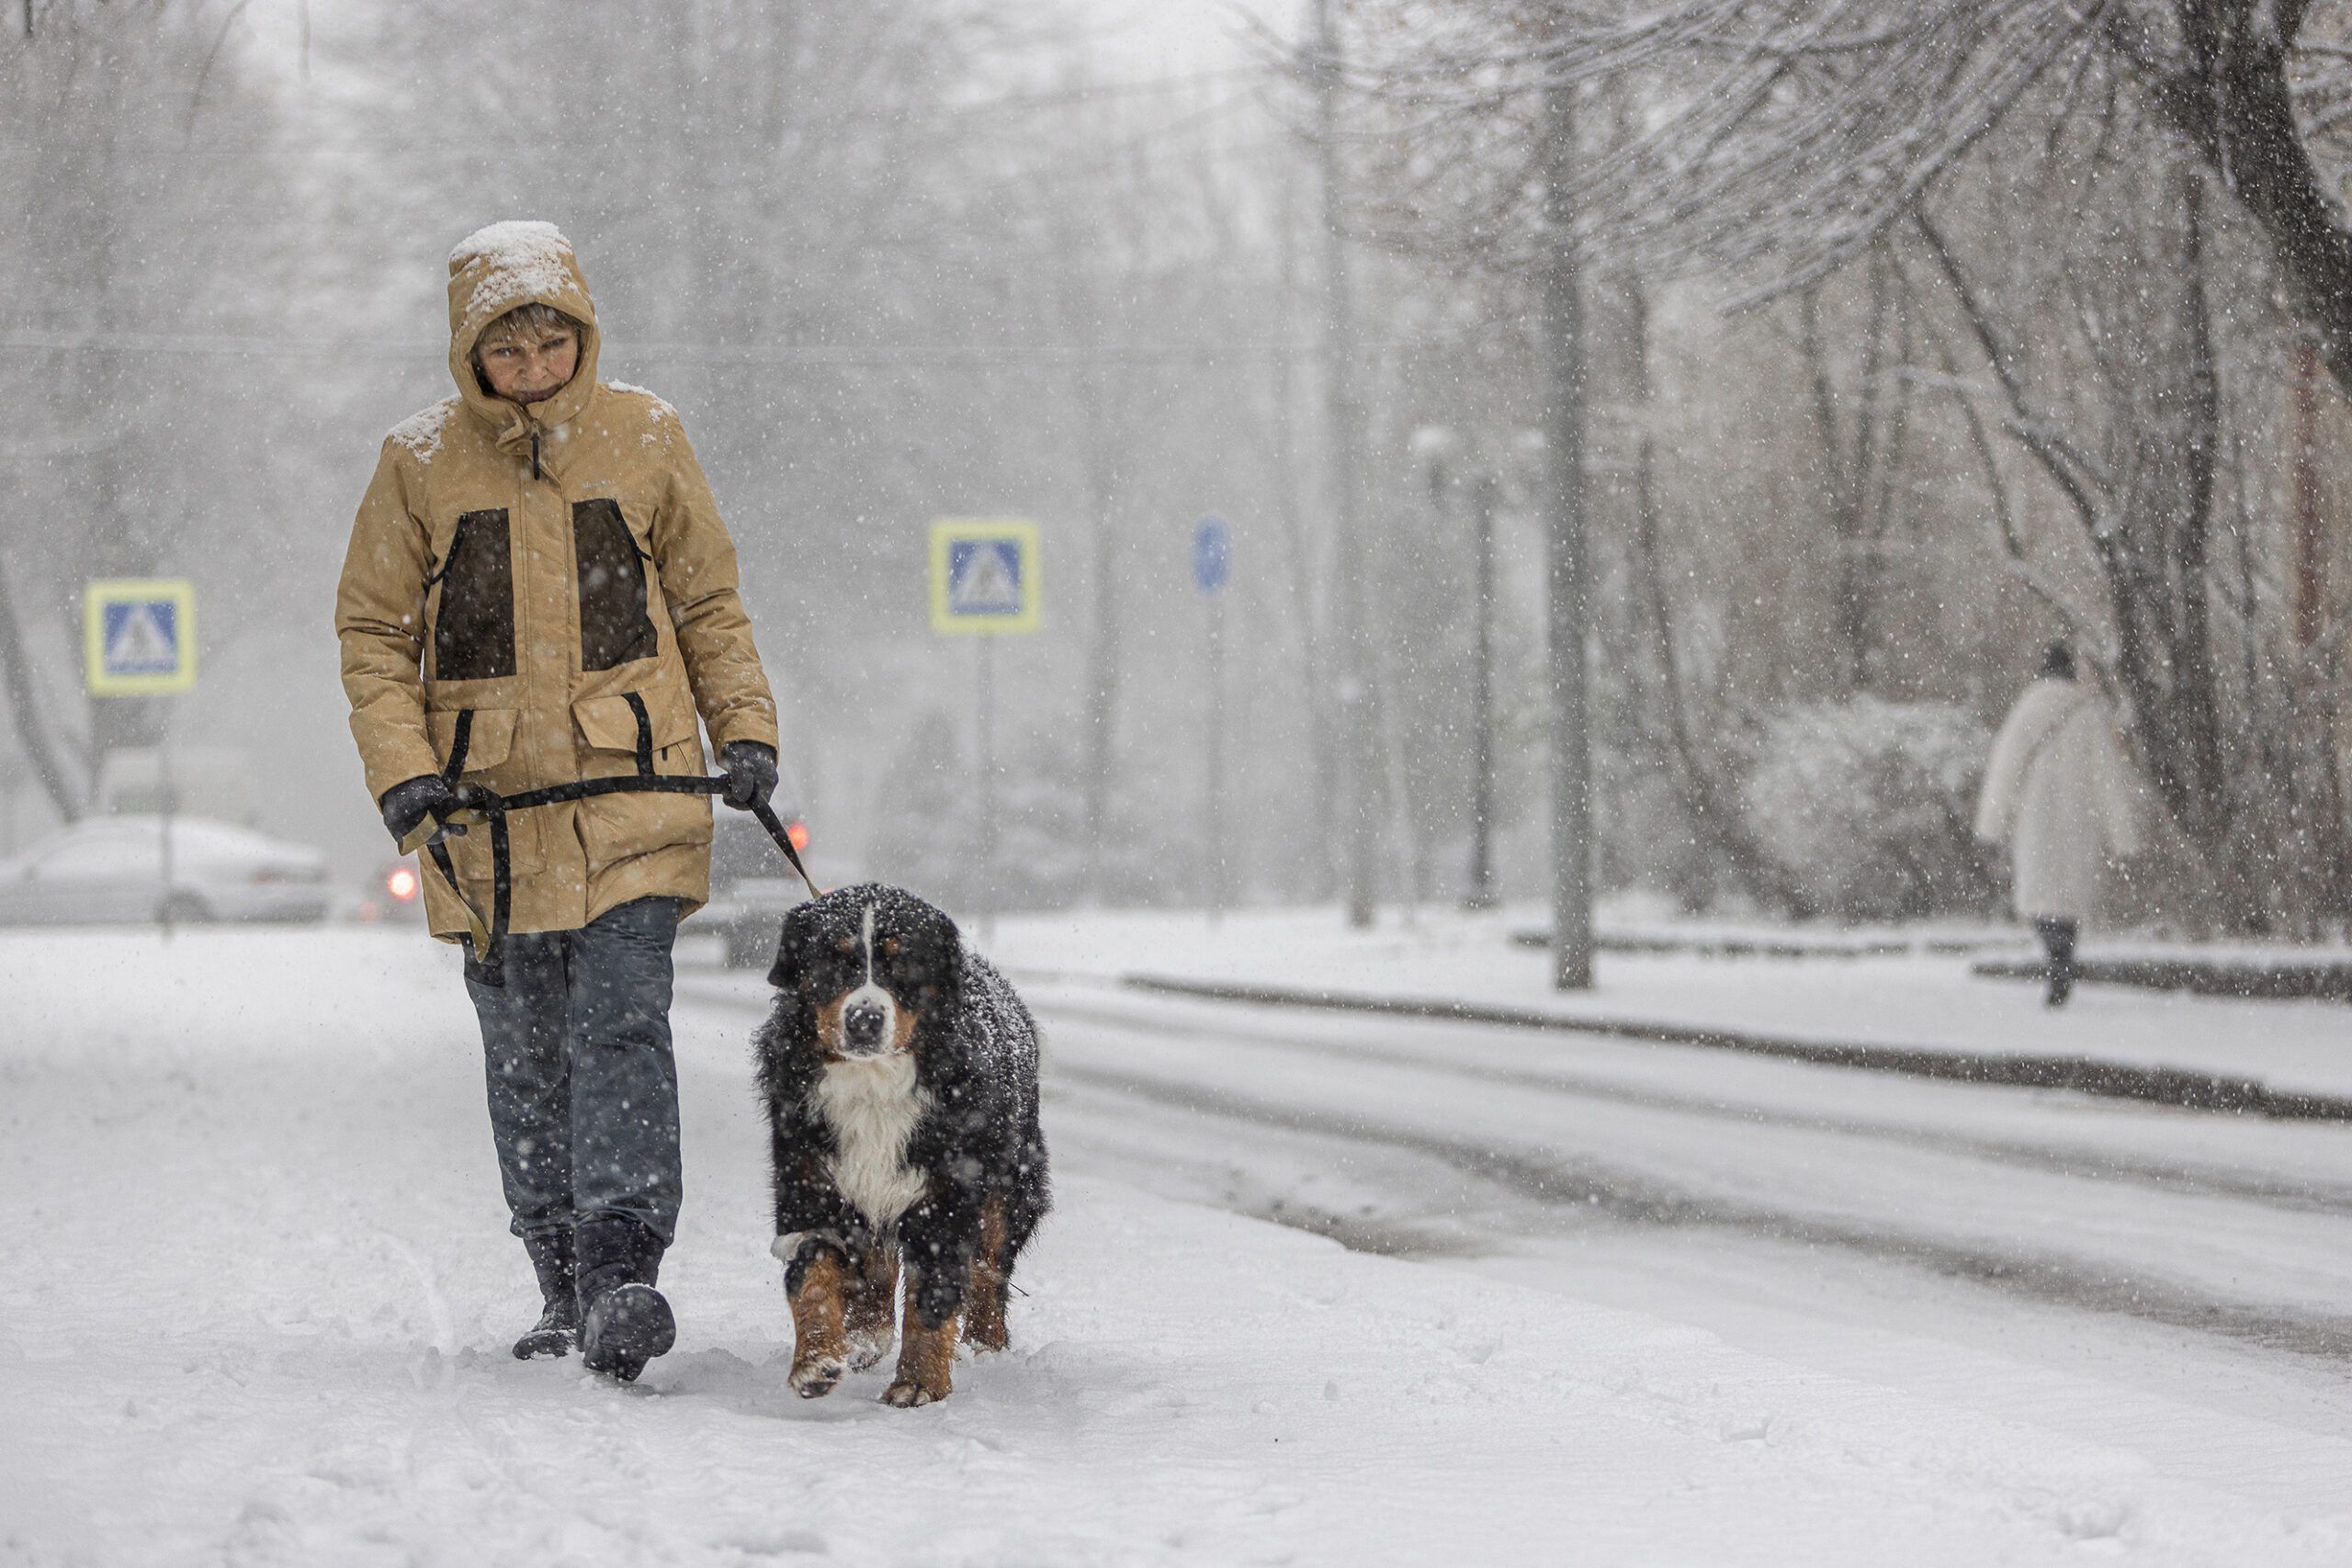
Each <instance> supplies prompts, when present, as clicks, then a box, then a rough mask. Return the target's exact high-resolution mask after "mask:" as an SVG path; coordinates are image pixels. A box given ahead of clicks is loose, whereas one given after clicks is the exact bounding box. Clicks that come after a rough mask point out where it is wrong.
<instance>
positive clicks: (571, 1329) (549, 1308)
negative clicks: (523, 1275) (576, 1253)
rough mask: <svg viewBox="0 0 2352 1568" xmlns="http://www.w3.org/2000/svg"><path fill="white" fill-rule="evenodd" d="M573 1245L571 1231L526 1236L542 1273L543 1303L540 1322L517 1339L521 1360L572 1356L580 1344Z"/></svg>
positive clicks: (525, 1243)
mask: <svg viewBox="0 0 2352 1568" xmlns="http://www.w3.org/2000/svg"><path fill="white" fill-rule="evenodd" d="M572 1245H573V1243H572V1237H571V1232H570V1231H555V1232H552V1233H549V1234H548V1235H534V1236H526V1237H525V1238H524V1239H523V1246H524V1247H525V1248H526V1249H527V1250H528V1251H529V1252H530V1254H531V1267H532V1268H533V1269H535V1270H537V1273H538V1276H539V1302H540V1306H539V1321H538V1322H537V1323H535V1324H533V1325H531V1326H530V1328H529V1330H528V1331H526V1333H525V1334H524V1336H523V1337H522V1338H520V1339H517V1340H516V1341H515V1359H516V1360H518V1361H527V1360H529V1359H531V1358H532V1357H534V1356H569V1355H570V1354H571V1351H572V1348H573V1347H574V1346H576V1345H578V1344H579V1343H580V1292H579V1291H578V1290H577V1289H576V1288H575V1284H574V1280H575V1279H576V1276H575V1274H574V1273H573V1270H572V1266H571V1255H572Z"/></svg>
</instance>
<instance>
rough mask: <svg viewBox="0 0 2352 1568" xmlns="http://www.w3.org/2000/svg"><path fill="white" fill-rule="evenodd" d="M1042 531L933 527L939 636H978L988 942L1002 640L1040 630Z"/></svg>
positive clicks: (959, 524) (948, 521) (1017, 524)
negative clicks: (998, 646)
mask: <svg viewBox="0 0 2352 1568" xmlns="http://www.w3.org/2000/svg"><path fill="white" fill-rule="evenodd" d="M1040 603H1041V597H1040V593H1039V587H1038V577H1037V525H1035V523H1029V522H1023V521H1018V520H1012V519H978V518H961V517H944V518H941V519H939V520H938V521H936V522H934V523H933V524H932V525H931V629H932V630H933V631H934V632H937V633H940V634H942V635H943V636H948V637H978V640H979V646H978V649H975V650H974V653H975V660H974V662H975V664H976V666H977V668H976V671H975V680H974V686H975V688H976V689H975V692H974V697H973V708H974V718H975V720H976V722H977V723H978V728H979V773H980V843H979V861H980V908H979V923H980V941H981V943H982V944H983V945H985V944H987V943H988V942H990V941H992V940H993V939H994V937H995V935H996V859H997V806H996V672H995V670H994V668H993V666H994V656H993V653H992V651H991V650H992V648H993V645H994V644H995V642H996V639H997V638H998V637H1006V636H1018V635H1021V634H1023V633H1027V632H1034V631H1035V630H1036V629H1037V619H1038V606H1039V604H1040Z"/></svg>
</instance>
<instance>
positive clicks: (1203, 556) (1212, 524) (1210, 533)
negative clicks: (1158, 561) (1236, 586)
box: [1193, 512, 1233, 593]
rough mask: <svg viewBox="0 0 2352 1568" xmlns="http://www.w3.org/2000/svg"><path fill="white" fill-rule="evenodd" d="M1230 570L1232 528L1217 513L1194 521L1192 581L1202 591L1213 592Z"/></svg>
mask: <svg viewBox="0 0 2352 1568" xmlns="http://www.w3.org/2000/svg"><path fill="white" fill-rule="evenodd" d="M1232 573H1233V530H1232V529H1230V528H1227V526H1226V525H1225V519H1224V518H1222V517H1219V516H1218V515H1217V514H1216V513H1214V512H1212V513H1209V514H1208V515H1207V516H1206V517H1204V518H1202V519H1201V520H1200V522H1199V523H1197V524H1195V525H1193V582H1195V583H1196V584H1198V585H1199V587H1200V590H1201V592H1204V593H1215V592H1216V591H1217V590H1219V589H1221V588H1223V587H1224V586H1225V580H1226V579H1227V577H1229V576H1231V575H1232Z"/></svg>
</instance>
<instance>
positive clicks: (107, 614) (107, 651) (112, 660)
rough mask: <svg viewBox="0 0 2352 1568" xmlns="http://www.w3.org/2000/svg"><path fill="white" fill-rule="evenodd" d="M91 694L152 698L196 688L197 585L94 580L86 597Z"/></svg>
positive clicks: (84, 638)
mask: <svg viewBox="0 0 2352 1568" xmlns="http://www.w3.org/2000/svg"><path fill="white" fill-rule="evenodd" d="M82 646H83V655H84V662H85V668H86V673H87V680H88V684H89V688H90V690H91V691H93V692H95V693H96V694H98V695H100V696H108V697H130V696H150V695H154V694H160V693H164V692H185V691H187V689H188V688H189V687H190V686H193V685H195V684H196V585H195V584H194V583H192V582H184V581H172V580H153V579H145V580H139V581H126V580H121V579H117V580H113V581H100V582H92V583H90V584H88V585H87V586H86V587H85V589H84V591H83V594H82Z"/></svg>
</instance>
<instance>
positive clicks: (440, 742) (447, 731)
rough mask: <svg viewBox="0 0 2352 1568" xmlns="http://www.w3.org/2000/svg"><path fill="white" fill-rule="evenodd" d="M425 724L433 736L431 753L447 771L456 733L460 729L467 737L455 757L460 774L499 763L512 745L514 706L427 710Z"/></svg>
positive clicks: (455, 740)
mask: <svg viewBox="0 0 2352 1568" xmlns="http://www.w3.org/2000/svg"><path fill="white" fill-rule="evenodd" d="M469 715H470V716H469ZM424 727H425V728H426V730H427V731H428V732H429V733H430V734H431V735H432V737H433V754H434V755H435V757H438V758H439V759H440V760H441V771H442V772H443V773H447V772H448V771H449V759H450V758H451V757H452V756H453V755H455V754H456V752H457V749H458V734H459V733H460V732H461V731H462V732H463V733H464V735H465V739H466V750H465V755H464V756H463V757H462V758H460V759H459V761H458V774H459V776H461V777H462V776H463V775H465V774H467V773H481V772H482V771H484V770H485V769H489V768H494V767H496V766H498V764H499V763H501V762H503V761H506V758H507V754H508V753H509V752H511V751H512V750H514V749H515V710H514V709H513V708H461V709H458V710H457V711H455V712H450V713H428V714H426V715H425V716H424Z"/></svg>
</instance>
